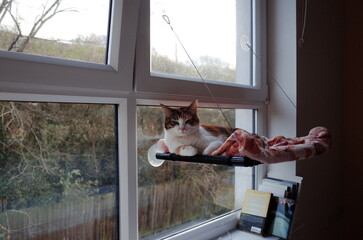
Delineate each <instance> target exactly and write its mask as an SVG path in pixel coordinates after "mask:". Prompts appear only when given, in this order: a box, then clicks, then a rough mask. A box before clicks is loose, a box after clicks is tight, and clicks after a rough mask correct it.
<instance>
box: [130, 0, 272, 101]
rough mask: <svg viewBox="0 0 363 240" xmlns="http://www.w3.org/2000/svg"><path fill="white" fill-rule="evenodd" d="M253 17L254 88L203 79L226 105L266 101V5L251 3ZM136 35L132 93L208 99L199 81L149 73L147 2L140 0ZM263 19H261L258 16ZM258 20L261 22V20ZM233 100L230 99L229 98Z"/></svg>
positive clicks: (257, 1) (258, 0) (148, 18)
mask: <svg viewBox="0 0 363 240" xmlns="http://www.w3.org/2000/svg"><path fill="white" fill-rule="evenodd" d="M253 3H254V4H253V7H254V8H255V11H256V14H253V15H254V17H253V19H252V21H253V24H254V26H255V27H254V30H253V37H252V39H251V41H252V47H253V57H252V59H253V69H252V72H254V74H253V78H254V82H255V86H245V85H238V84H233V83H223V82H216V81H208V80H206V82H207V84H208V87H209V88H210V90H211V92H212V93H213V95H214V97H215V98H217V99H229V100H227V101H228V102H229V103H233V102H235V103H238V102H241V101H249V102H265V101H266V99H267V85H266V78H265V77H264V76H265V73H264V72H263V71H262V69H263V66H265V63H264V60H263V59H265V58H264V56H265V50H266V48H265V44H266V41H265V40H263V39H264V36H265V21H264V19H265V17H264V15H265V11H266V8H265V4H264V2H263V1H262V0H255V1H253ZM139 15H140V17H139V26H138V34H137V48H136V63H135V70H136V71H135V90H136V91H137V92H139V93H144V94H147V93H157V94H167V95H182V96H198V97H199V98H210V97H211V96H210V93H209V91H206V86H205V84H204V83H203V81H202V80H201V79H191V78H186V77H181V76H171V75H167V74H160V73H150V1H142V3H141V6H140V14H139ZM261 16H263V17H261ZM260 18H261V19H260ZM185 80H188V81H185ZM231 98H233V100H232V99H231Z"/></svg>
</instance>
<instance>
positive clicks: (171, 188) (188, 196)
mask: <svg viewBox="0 0 363 240" xmlns="http://www.w3.org/2000/svg"><path fill="white" fill-rule="evenodd" d="M223 111H224V113H225V115H226V116H227V117H228V120H229V122H230V123H231V124H232V125H233V126H237V127H240V128H243V129H246V130H247V131H251V132H252V131H253V125H254V114H255V110H251V109H224V110H223ZM198 115H199V118H200V120H201V123H202V124H213V125H217V126H228V123H227V122H226V120H225V119H224V117H223V116H222V114H221V112H220V111H219V110H218V109H212V108H199V109H198ZM163 122H164V115H163V112H162V109H161V108H160V107H148V106H139V107H138V108H137V149H138V171H139V175H138V204H139V206H138V209H139V212H138V219H139V237H140V239H144V240H154V239H159V238H161V237H165V236H167V235H171V234H175V233H177V232H179V231H182V230H185V229H188V228H190V227H194V226H196V225H198V224H200V223H203V222H205V221H208V220H210V219H213V218H216V217H218V216H220V215H223V214H226V213H228V212H230V211H233V210H235V209H239V208H241V207H242V200H243V198H244V193H245V191H246V189H249V188H252V173H253V170H252V168H233V167H228V166H227V167H226V166H214V165H211V164H197V163H182V162H179V163H178V162H170V161H165V162H164V164H163V165H161V166H160V167H153V166H151V165H150V163H149V162H148V159H147V154H148V149H149V148H150V146H151V145H152V144H154V143H155V142H156V141H157V140H158V139H161V138H163V135H164V132H163Z"/></svg>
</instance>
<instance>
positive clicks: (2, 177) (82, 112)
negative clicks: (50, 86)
mask: <svg viewBox="0 0 363 240" xmlns="http://www.w3.org/2000/svg"><path fill="white" fill-rule="evenodd" d="M115 139H116V138H115V106H114V105H96V104H60V103H30V102H0V189H1V191H0V239H38V240H43V239H44V240H48V239H91V240H92V239H116V238H117V236H118V230H117V228H118V204H117V202H118V201H117V196H118V194H117V192H118V175H117V157H116V140H115Z"/></svg>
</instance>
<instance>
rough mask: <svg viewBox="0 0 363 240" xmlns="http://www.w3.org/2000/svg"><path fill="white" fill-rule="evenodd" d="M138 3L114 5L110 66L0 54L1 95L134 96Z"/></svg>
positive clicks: (123, 0)
mask: <svg viewBox="0 0 363 240" xmlns="http://www.w3.org/2000/svg"><path fill="white" fill-rule="evenodd" d="M138 3H139V2H138V1H127V0H113V1H112V6H111V22H110V33H109V47H108V49H109V54H108V63H109V64H108V65H104V64H96V63H87V62H80V61H74V60H67V59H58V58H52V57H45V56H36V55H29V54H24V53H16V52H7V51H0V72H1V75H2V77H1V78H0V89H1V90H0V91H4V92H5V91H8V92H23V93H39V94H42V93H43V94H44V93H45V94H58V95H62V94H69V92H72V94H74V95H85V94H87V95H90V93H91V95H96V96H99V97H109V96H112V97H114V96H116V95H117V94H120V93H123V92H131V91H132V89H133V86H132V85H133V84H132V78H133V59H134V50H133V49H134V48H135V42H136V41H135V39H136V26H137V10H138ZM125 9H127V11H123V10H125ZM122 20H124V21H122ZM121 30H122V32H127V34H121ZM126 56H127V57H126Z"/></svg>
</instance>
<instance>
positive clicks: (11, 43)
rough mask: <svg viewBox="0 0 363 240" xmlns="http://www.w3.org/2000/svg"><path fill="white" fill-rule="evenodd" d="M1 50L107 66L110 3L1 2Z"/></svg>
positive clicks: (65, 0) (87, 0)
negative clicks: (105, 64)
mask: <svg viewBox="0 0 363 240" xmlns="http://www.w3.org/2000/svg"><path fill="white" fill-rule="evenodd" d="M1 3H2V4H1V5H0V50H5V51H12V52H22V53H29V54H36V55H43V56H51V57H57V58H65V59H73V60H80V61H86V62H94V63H102V64H104V63H105V62H106V57H107V56H106V49H107V38H108V22H109V12H110V11H109V8H110V0H77V1H73V0H32V1H29V0H3V1H2V2H1Z"/></svg>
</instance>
